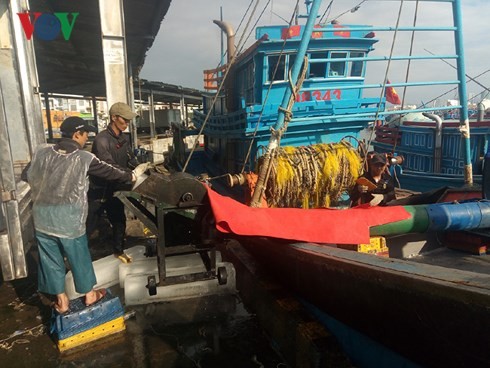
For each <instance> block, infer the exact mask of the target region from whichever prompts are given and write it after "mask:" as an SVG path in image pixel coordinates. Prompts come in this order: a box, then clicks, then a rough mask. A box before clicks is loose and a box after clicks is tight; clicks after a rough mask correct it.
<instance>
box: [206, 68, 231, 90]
mask: <svg viewBox="0 0 490 368" xmlns="http://www.w3.org/2000/svg"><path fill="white" fill-rule="evenodd" d="M226 67H227V66H226V65H221V66H219V67H217V68H215V69H207V70H204V71H203V73H204V89H205V90H206V91H217V90H218V86H219V85H220V84H221V82H222V81H223V76H224V73H225V71H226Z"/></svg>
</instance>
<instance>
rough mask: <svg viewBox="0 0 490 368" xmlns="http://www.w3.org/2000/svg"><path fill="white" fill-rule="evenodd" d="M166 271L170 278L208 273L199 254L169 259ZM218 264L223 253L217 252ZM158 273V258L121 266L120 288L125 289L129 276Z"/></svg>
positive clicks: (139, 260)
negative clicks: (194, 273) (125, 281)
mask: <svg viewBox="0 0 490 368" xmlns="http://www.w3.org/2000/svg"><path fill="white" fill-rule="evenodd" d="M165 261H166V263H165V265H166V271H167V274H168V275H169V276H173V275H183V274H185V273H193V272H204V271H206V269H205V267H204V263H203V261H202V258H201V256H200V255H199V254H198V253H191V254H184V255H178V256H172V257H167V258H166V259H165ZM216 262H217V263H218V262H221V253H220V252H216ZM157 273H158V264H157V257H151V258H144V259H138V260H136V261H133V262H131V263H121V264H120V265H119V286H120V287H121V288H123V287H124V280H125V279H126V276H127V275H147V276H149V275H155V274H157Z"/></svg>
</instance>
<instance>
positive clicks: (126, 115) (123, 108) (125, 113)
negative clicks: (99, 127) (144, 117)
mask: <svg viewBox="0 0 490 368" xmlns="http://www.w3.org/2000/svg"><path fill="white" fill-rule="evenodd" d="M109 115H119V116H120V117H122V118H123V119H128V120H131V119H134V118H135V117H136V116H138V114H136V113H134V112H133V110H131V107H129V105H128V104H125V103H124V102H116V103H115V104H113V105H112V106H111V108H110V109H109Z"/></svg>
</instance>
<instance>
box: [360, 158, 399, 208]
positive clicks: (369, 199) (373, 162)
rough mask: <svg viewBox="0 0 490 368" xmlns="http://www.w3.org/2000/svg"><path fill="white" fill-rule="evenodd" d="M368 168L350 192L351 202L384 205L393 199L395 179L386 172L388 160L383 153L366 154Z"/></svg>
mask: <svg viewBox="0 0 490 368" xmlns="http://www.w3.org/2000/svg"><path fill="white" fill-rule="evenodd" d="M367 165H368V170H367V171H366V172H365V173H364V174H363V175H361V176H360V178H359V179H358V180H357V182H356V185H355V186H354V188H353V189H352V191H351V193H350V197H351V204H352V205H353V206H357V205H359V204H363V203H369V204H370V205H371V206H378V205H379V206H384V205H386V203H388V202H389V201H391V200H393V199H395V181H394V180H393V177H392V176H391V175H390V174H389V172H388V160H387V158H386V155H385V154H383V153H376V152H370V153H368V155H367Z"/></svg>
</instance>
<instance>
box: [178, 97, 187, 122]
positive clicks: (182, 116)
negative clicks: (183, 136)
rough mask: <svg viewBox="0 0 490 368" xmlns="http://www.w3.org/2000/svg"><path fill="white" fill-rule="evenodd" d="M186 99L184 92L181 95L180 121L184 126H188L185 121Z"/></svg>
mask: <svg viewBox="0 0 490 368" xmlns="http://www.w3.org/2000/svg"><path fill="white" fill-rule="evenodd" d="M184 111H185V97H184V91H182V93H181V94H180V121H181V122H182V126H184V127H185V126H187V124H186V121H185V115H184Z"/></svg>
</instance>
